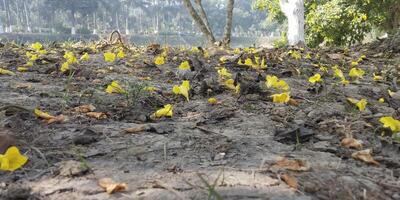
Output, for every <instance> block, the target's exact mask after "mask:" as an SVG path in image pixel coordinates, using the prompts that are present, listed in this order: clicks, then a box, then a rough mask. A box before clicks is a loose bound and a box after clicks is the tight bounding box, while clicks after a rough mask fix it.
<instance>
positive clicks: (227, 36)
mask: <svg viewBox="0 0 400 200" xmlns="http://www.w3.org/2000/svg"><path fill="white" fill-rule="evenodd" d="M234 4H235V0H227V6H226V25H225V30H224V38H223V39H222V44H223V45H224V46H225V47H229V45H230V43H231V35H232V20H233V6H234Z"/></svg>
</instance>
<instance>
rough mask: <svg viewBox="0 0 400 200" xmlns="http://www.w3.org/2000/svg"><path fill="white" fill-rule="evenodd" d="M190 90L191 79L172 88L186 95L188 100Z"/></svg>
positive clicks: (175, 92)
mask: <svg viewBox="0 0 400 200" xmlns="http://www.w3.org/2000/svg"><path fill="white" fill-rule="evenodd" d="M189 90H190V83H189V81H183V82H182V84H181V85H180V86H179V85H175V86H174V87H173V88H172V92H174V94H181V95H182V96H184V97H185V98H186V100H187V101H189Z"/></svg>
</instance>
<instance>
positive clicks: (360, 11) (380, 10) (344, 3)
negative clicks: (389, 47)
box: [254, 0, 400, 47]
mask: <svg viewBox="0 0 400 200" xmlns="http://www.w3.org/2000/svg"><path fill="white" fill-rule="evenodd" d="M254 8H256V9H261V10H265V9H266V10H268V12H269V13H268V19H269V20H272V19H274V20H277V21H279V22H283V21H284V19H285V17H284V15H283V13H282V12H281V11H280V7H279V0H256V2H255V4H254ZM305 8H306V13H305V24H306V41H307V43H308V45H309V46H312V47H313V46H317V45H319V44H321V43H325V44H326V45H350V44H354V43H356V42H360V41H362V40H363V39H364V37H365V35H366V34H367V33H368V32H370V31H371V30H372V28H374V27H377V28H379V29H382V30H386V31H390V30H395V29H396V28H397V27H399V24H400V20H398V19H400V17H399V13H400V6H398V0H330V1H329V0H308V1H305ZM396 19H397V20H396Z"/></svg>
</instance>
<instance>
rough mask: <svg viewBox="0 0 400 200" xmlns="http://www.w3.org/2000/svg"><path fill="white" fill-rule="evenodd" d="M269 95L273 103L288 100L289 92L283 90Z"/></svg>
mask: <svg viewBox="0 0 400 200" xmlns="http://www.w3.org/2000/svg"><path fill="white" fill-rule="evenodd" d="M271 97H272V102H274V103H287V102H289V100H290V93H289V92H284V93H281V94H274V95H271Z"/></svg>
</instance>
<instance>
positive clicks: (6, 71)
mask: <svg viewBox="0 0 400 200" xmlns="http://www.w3.org/2000/svg"><path fill="white" fill-rule="evenodd" d="M0 75H9V76H13V75H15V73H14V72H12V71H10V70H6V69H3V68H0Z"/></svg>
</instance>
